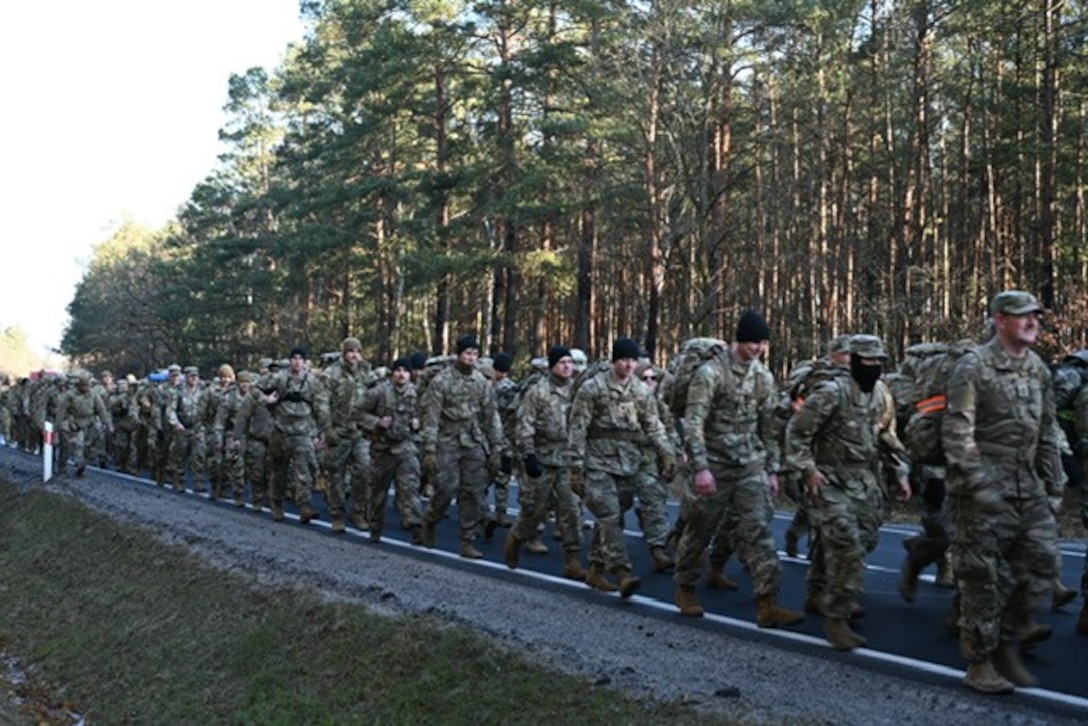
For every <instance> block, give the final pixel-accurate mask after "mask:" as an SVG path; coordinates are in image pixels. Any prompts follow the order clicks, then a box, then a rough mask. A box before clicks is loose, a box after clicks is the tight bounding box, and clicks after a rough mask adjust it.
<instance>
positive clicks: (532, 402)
mask: <svg viewBox="0 0 1088 726" xmlns="http://www.w3.org/2000/svg"><path fill="white" fill-rule="evenodd" d="M538 390H540V388H539V386H533V387H532V388H531V389H529V391H528V392H526V394H525V397H524V398H523V399H522V400H521V406H519V407H518V410H517V413H516V414H515V416H516V422H517V423H516V426H515V429H514V432H515V433H514V438H515V439H516V442H517V447H518V451H519V453H520V454H521V455H522V456H532V455H533V454H535V453H536V427H537V420H538V417H539V406H540V398H539V395H538V394H537V391H538Z"/></svg>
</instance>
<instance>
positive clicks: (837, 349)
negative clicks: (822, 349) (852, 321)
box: [827, 335, 853, 353]
mask: <svg viewBox="0 0 1088 726" xmlns="http://www.w3.org/2000/svg"><path fill="white" fill-rule="evenodd" d="M851 337H853V336H850V335H836V336H835V337H834V338H832V339H831V342H830V343H828V344H827V352H828V353H849V352H850V338H851Z"/></svg>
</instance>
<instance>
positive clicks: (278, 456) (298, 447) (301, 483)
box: [262, 346, 328, 524]
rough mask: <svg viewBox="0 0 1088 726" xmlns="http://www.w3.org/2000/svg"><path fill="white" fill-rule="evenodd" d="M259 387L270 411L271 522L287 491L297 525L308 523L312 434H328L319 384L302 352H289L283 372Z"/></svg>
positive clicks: (313, 516)
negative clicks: (319, 404)
mask: <svg viewBox="0 0 1088 726" xmlns="http://www.w3.org/2000/svg"><path fill="white" fill-rule="evenodd" d="M264 385H265V386H266V387H265V388H264V389H263V391H264V393H265V395H264V397H263V399H262V400H263V401H264V402H265V403H266V404H267V405H268V406H269V407H270V408H271V410H272V417H273V420H274V422H275V427H274V429H273V432H272V440H271V442H270V444H269V466H270V467H272V470H273V471H272V472H271V483H272V519H274V520H276V521H277V522H279V521H282V520H283V518H284V513H283V499H284V497H285V496H286V493H287V488H288V486H291V487H292V490H293V491H294V499H295V504H296V505H298V521H299V523H301V524H309V523H310V521H312V520H313V519H316V518H317V516H318V515H317V511H316V510H315V509H314V508H313V506H312V505H311V503H310V500H311V498H312V496H313V486H314V477H315V475H316V473H317V455H316V450H317V445H318V443H319V441H320V439H319V437H318V431H328V411H327V409H321V408H319V407H318V389H319V388H320V386H321V384H320V382H319V381H318V379H317V376H315V375H312V374H311V372H310V370H309V367H308V365H307V363H306V349H305V348H302V347H299V346H296V347H294V348H292V349H291V352H290V354H289V356H288V359H287V369H286V370H281V371H279V372H277V373H276V374H274V375H273V376H272V377H271V378H270V379H269V380H268V381H267V382H266V383H265V384H264ZM321 443H322V445H324V443H325V442H324V441H321ZM285 476H286V477H287V478H285ZM288 479H290V482H288Z"/></svg>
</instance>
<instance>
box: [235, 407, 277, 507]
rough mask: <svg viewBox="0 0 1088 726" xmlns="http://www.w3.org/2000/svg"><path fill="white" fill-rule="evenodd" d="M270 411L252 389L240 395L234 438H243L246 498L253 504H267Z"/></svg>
mask: <svg viewBox="0 0 1088 726" xmlns="http://www.w3.org/2000/svg"><path fill="white" fill-rule="evenodd" d="M274 427H275V426H274V423H273V421H272V412H271V411H269V410H268V406H267V405H265V403H264V402H263V401H262V400H261V399H260V396H259V391H257V390H252V391H250V393H249V395H247V396H244V397H243V398H242V399H241V402H240V403H239V407H238V415H237V417H236V418H235V420H234V439H235V440H236V441H240V442H242V445H243V460H244V462H245V480H246V481H247V482H248V483H249V501H250V503H251V504H252V505H253V506H254V507H256V508H261V507H267V506H268V503H269V502H268V444H269V442H270V440H271V439H272V431H273V429H274Z"/></svg>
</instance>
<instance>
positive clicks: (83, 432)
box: [60, 425, 91, 469]
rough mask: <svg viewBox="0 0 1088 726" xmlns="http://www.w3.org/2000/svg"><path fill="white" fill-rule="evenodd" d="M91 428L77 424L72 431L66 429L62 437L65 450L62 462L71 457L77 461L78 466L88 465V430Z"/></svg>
mask: <svg viewBox="0 0 1088 726" xmlns="http://www.w3.org/2000/svg"><path fill="white" fill-rule="evenodd" d="M90 428H91V426H90V425H87V426H75V427H73V429H72V430H71V431H65V432H64V435H63V436H62V437H61V438H62V443H63V447H64V452H63V453H62V457H63V458H61V459H60V462H61V464H62V469H63V464H64V463H66V462H67V460H68V459H69V458H70V459H71V460H72V461H73V462H75V465H76V468H77V469H79V468H81V467H85V466H87V451H88V449H87V438H88V436H89V433H88V430H89V429H90Z"/></svg>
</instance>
